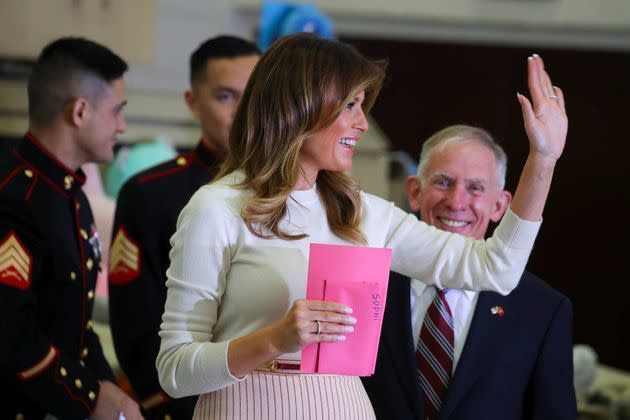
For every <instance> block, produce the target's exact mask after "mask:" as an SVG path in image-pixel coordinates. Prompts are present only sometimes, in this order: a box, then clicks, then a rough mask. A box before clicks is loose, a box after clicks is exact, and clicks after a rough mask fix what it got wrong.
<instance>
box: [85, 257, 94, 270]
mask: <svg viewBox="0 0 630 420" xmlns="http://www.w3.org/2000/svg"><path fill="white" fill-rule="evenodd" d="M85 266H86V267H87V269H88V270H91V269H92V268H93V267H94V261H92V258H88V259H87V260H86V261H85Z"/></svg>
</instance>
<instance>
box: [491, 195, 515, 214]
mask: <svg viewBox="0 0 630 420" xmlns="http://www.w3.org/2000/svg"><path fill="white" fill-rule="evenodd" d="M510 203H512V194H510V192H509V191H507V190H503V191H501V192H500V193H499V197H498V198H497V202H496V203H495V205H494V212H493V213H492V214H491V215H490V220H492V221H493V222H498V221H499V220H501V217H503V214H504V213H505V211H506V210H507V209H508V207H509V206H510Z"/></svg>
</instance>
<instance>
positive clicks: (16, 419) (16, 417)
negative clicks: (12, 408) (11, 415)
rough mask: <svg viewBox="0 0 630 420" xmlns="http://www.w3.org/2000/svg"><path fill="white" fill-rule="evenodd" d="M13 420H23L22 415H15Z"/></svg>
mask: <svg viewBox="0 0 630 420" xmlns="http://www.w3.org/2000/svg"><path fill="white" fill-rule="evenodd" d="M15 420H24V414H22V413H17V414H16V415H15Z"/></svg>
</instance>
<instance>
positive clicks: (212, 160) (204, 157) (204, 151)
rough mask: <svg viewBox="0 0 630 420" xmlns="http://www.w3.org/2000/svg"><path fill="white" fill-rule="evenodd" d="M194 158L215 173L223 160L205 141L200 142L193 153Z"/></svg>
mask: <svg viewBox="0 0 630 420" xmlns="http://www.w3.org/2000/svg"><path fill="white" fill-rule="evenodd" d="M192 156H193V158H194V159H195V160H197V162H199V163H201V164H202V165H203V166H206V167H207V169H208V170H211V171H215V170H216V169H217V168H218V167H219V165H221V162H222V161H221V159H219V158H217V156H216V155H215V154H214V153H213V152H212V151H211V150H210V149H209V148H208V146H206V145H205V143H204V142H203V140H199V143H198V144H197V147H195V149H194V150H193V152H192Z"/></svg>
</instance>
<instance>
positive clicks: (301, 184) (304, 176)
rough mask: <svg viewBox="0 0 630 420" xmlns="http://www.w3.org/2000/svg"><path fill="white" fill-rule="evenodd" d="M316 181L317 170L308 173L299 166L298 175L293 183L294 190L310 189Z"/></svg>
mask: <svg viewBox="0 0 630 420" xmlns="http://www.w3.org/2000/svg"><path fill="white" fill-rule="evenodd" d="M316 181H317V171H315V172H314V173H309V172H308V171H305V170H304V169H303V168H302V167H300V174H299V176H298V180H297V182H296V183H295V188H294V189H295V190H310V189H311V188H313V186H314V185H315V182H316Z"/></svg>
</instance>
